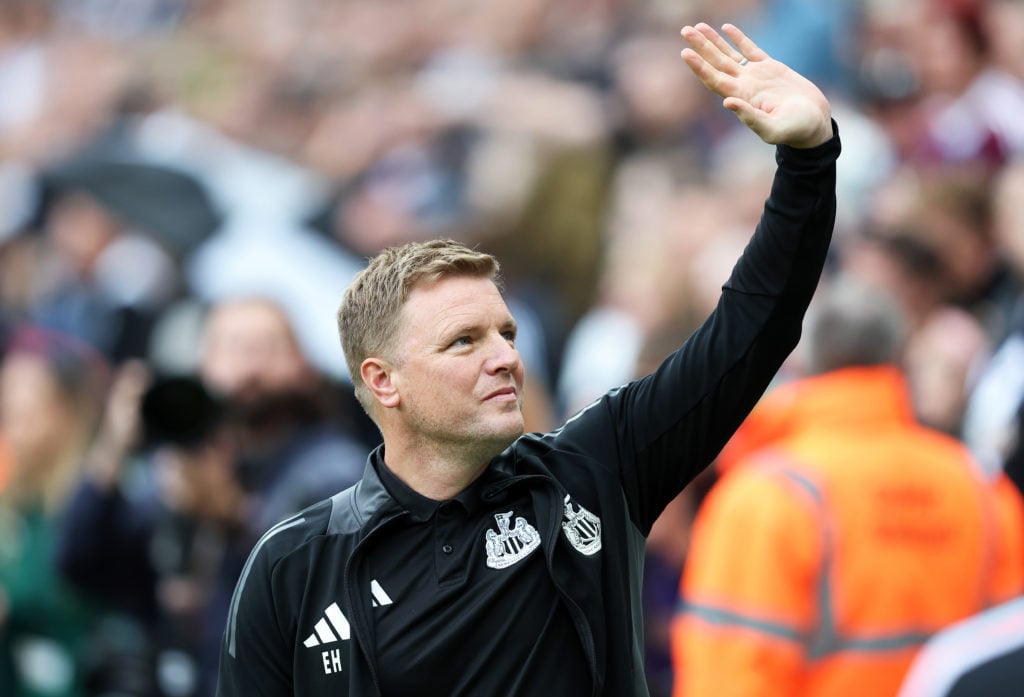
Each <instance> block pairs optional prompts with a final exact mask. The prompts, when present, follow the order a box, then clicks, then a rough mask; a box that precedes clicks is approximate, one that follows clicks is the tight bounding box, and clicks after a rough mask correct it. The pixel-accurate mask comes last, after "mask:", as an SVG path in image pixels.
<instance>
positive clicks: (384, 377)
mask: <svg viewBox="0 0 1024 697" xmlns="http://www.w3.org/2000/svg"><path fill="white" fill-rule="evenodd" d="M359 373H360V375H362V378H363V384H364V385H366V388H367V389H368V390H370V392H371V393H373V396H374V397H376V398H377V401H378V402H380V404H381V406H383V407H387V408H388V409H393V408H394V407H397V406H398V402H399V395H398V387H397V386H396V385H395V383H394V382H393V381H392V380H391V365H390V364H388V363H387V361H384V360H382V359H380V358H373V357H371V358H367V359H366V360H364V361H363V364H362V365H361V366H359Z"/></svg>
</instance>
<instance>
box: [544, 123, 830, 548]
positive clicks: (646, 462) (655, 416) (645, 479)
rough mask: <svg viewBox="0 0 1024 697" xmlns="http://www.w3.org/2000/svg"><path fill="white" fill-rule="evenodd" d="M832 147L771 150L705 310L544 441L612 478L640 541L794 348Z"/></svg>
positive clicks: (821, 249) (811, 276)
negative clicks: (634, 376) (638, 374)
mask: <svg viewBox="0 0 1024 697" xmlns="http://www.w3.org/2000/svg"><path fill="white" fill-rule="evenodd" d="M833 129H834V130H835V129H836V127H835V124H834V123H833ZM839 151H840V143H839V136H838V130H835V135H834V137H833V138H832V140H831V141H829V142H827V143H825V144H823V145H820V146H818V147H816V148H809V149H795V148H790V147H786V146H779V147H778V148H777V149H776V162H777V164H778V169H777V171H776V174H775V179H774V182H773V184H772V189H771V194H770V196H769V198H768V200H767V201H766V202H765V207H764V213H763V214H762V217H761V220H760V222H759V223H758V225H757V230H756V232H755V233H754V236H753V237H752V239H751V241H750V243H749V244H748V245H747V248H746V249H745V250H744V252H743V255H742V256H741V258H740V260H739V261H738V262H737V264H736V266H735V267H734V269H733V272H732V275H731V276H730V278H729V280H728V281H727V282H726V283H725V285H724V286H723V289H722V295H721V298H720V299H719V302H718V306H717V307H716V309H715V311H714V312H713V313H712V314H711V315H710V316H709V317H708V319H707V320H706V321H705V322H704V324H703V325H701V327H700V328H699V329H698V330H697V331H696V332H694V334H693V335H692V336H690V338H689V339H687V341H686V342H685V343H684V344H683V345H682V347H680V348H679V349H678V350H676V351H675V352H674V353H673V354H672V355H671V356H669V357H668V358H667V359H666V360H665V362H664V363H663V364H662V365H661V366H660V367H659V368H658V369H657V370H656V371H655V372H654V373H653V374H652V375H649V376H647V377H645V378H642V379H640V380H637V381H635V382H632V383H630V384H628V385H626V386H624V387H622V388H619V389H617V390H613V391H612V392H610V393H609V394H608V395H606V396H605V397H603V398H601V399H599V400H598V401H596V402H595V403H594V404H592V405H591V406H589V407H587V409H585V410H584V411H583V412H581V413H580V414H578V415H577V416H576V417H574V418H573V419H571V420H570V421H569V422H568V423H567V424H566V425H565V426H564V427H563V428H562V429H560V430H559V431H558V432H556V433H555V434H554V435H553V438H554V439H555V441H556V443H557V447H558V448H559V449H563V450H575V451H577V452H580V453H583V454H584V455H586V456H588V457H590V458H593V459H595V460H597V461H601V462H604V463H606V464H607V465H608V467H609V468H610V469H613V470H614V471H617V472H618V475H619V477H620V479H621V484H622V488H623V490H624V492H625V494H626V500H627V501H628V503H629V506H630V513H631V516H632V519H633V522H634V523H635V524H636V525H637V527H638V528H639V529H640V531H641V532H642V533H644V534H647V532H648V531H649V530H650V526H651V525H652V524H653V522H654V520H655V519H656V518H657V517H658V515H659V514H660V513H661V511H662V510H663V509H664V507H665V505H666V504H667V503H668V502H669V501H670V500H671V499H672V498H673V497H675V496H676V494H678V493H679V491H681V490H682V489H683V487H684V486H686V484H688V483H689V482H690V481H691V480H692V479H693V478H694V477H695V476H696V475H697V474H698V473H699V472H700V471H701V470H703V469H704V468H705V467H707V465H708V464H710V463H711V461H712V460H713V459H714V458H715V456H716V455H717V454H718V452H719V450H720V449H721V448H722V446H724V445H725V443H726V441H727V440H728V439H729V437H730V436H731V435H732V433H733V431H735V430H736V428H737V427H738V426H739V424H740V423H741V422H742V421H743V419H744V418H745V417H746V415H747V414H748V413H749V411H750V410H751V409H752V408H753V406H754V404H755V403H756V402H757V400H758V399H759V398H760V396H761V395H762V394H763V393H764V390H765V389H767V387H768V384H769V383H770V381H771V379H772V378H773V377H774V375H775V374H776V372H777V371H778V369H779V367H780V366H781V365H782V362H783V361H784V360H785V358H786V357H787V356H788V355H789V353H790V352H791V351H792V350H793V348H794V347H795V346H796V344H797V341H798V340H799V338H800V331H801V322H802V319H803V315H804V312H805V311H806V309H807V305H808V303H809V302H810V300H811V296H812V295H813V293H814V289H815V287H816V286H817V282H818V278H819V276H820V275H821V271H822V268H823V266H824V263H825V257H826V254H827V251H828V245H829V242H830V240H831V236H832V229H833V225H834V223H835V212H836V199H835V161H836V158H837V157H838V156H839Z"/></svg>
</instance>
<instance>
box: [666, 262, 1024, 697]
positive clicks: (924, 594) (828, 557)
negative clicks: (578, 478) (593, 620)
mask: <svg viewBox="0 0 1024 697" xmlns="http://www.w3.org/2000/svg"><path fill="white" fill-rule="evenodd" d="M904 332H905V324H904V320H903V317H902V314H901V313H900V312H899V310H898V308H897V306H896V305H895V304H894V303H893V302H892V300H891V299H890V298H888V297H887V296H886V295H885V294H884V293H881V292H880V291H878V290H877V289H873V288H870V287H868V286H864V285H857V284H854V283H847V282H840V283H836V284H835V285H834V286H833V287H832V288H830V289H829V290H828V292H827V293H825V294H824V296H823V297H822V298H821V299H820V303H818V302H817V301H816V303H815V305H812V306H811V312H810V315H809V320H808V331H807V344H806V351H801V355H803V354H806V359H807V371H808V373H809V376H808V377H806V378H803V379H801V380H797V381H795V382H792V383H790V384H787V385H785V386H783V387H780V388H778V389H776V390H774V391H773V392H772V393H771V394H769V395H768V397H766V398H765V399H764V400H763V401H762V402H761V403H760V404H759V405H758V406H757V407H756V408H755V409H754V410H753V412H752V413H751V415H750V417H749V418H748V419H747V420H746V422H744V424H743V425H742V426H741V427H740V429H739V430H738V431H737V432H736V435H735V437H734V438H733V439H732V441H730V443H729V444H728V446H727V447H726V448H725V450H724V451H723V453H722V456H721V463H720V464H722V465H723V466H724V471H725V473H724V475H723V476H722V479H721V480H720V481H719V482H718V483H717V484H716V485H715V486H714V487H713V488H712V490H711V492H710V494H709V495H708V497H707V499H706V500H705V502H704V504H703V506H702V507H701V509H700V511H699V512H698V514H697V519H696V521H695V522H694V527H693V536H692V538H691V545H690V554H689V556H688V558H687V563H686V568H685V569H684V572H683V581H682V584H681V585H682V600H683V605H682V606H681V612H680V615H679V617H678V618H677V620H676V622H675V626H674V628H673V639H674V641H673V645H674V656H675V661H674V663H675V667H676V689H675V692H674V694H675V695H677V697H706V696H710V695H714V697H728V696H729V695H758V696H759V697H772V696H775V695H778V696H779V697H781V696H783V695H785V696H786V697H812V696H818V695H828V697H845V696H847V695H849V696H851V697H852V696H854V695H856V696H859V695H880V696H881V695H895V694H896V692H897V690H898V689H899V686H900V683H901V681H902V680H903V677H904V675H905V674H906V671H907V669H908V668H909V666H910V663H911V660H912V659H913V657H914V654H915V653H916V652H917V651H918V650H919V649H920V647H921V645H922V644H923V643H924V642H925V641H926V640H927V639H928V637H929V636H930V635H932V634H933V633H935V632H937V631H939V630H940V629H942V628H943V627H945V626H947V625H949V624H950V623H952V622H955V621H957V620H959V619H962V618H964V617H966V616H968V615H971V614H974V613H976V612H978V611H979V610H982V609H984V608H986V607H988V606H990V605H993V604H995V603H999V602H1001V601H1004V600H1006V599H1008V598H1011V597H1013V596H1014V595H1016V594H1018V593H1020V592H1021V590H1022V589H1024V542H1022V536H1024V510H1022V504H1021V501H1020V497H1019V496H1018V495H1017V493H1016V490H1015V489H1014V488H1013V486H1012V485H1011V484H1010V483H1009V481H1008V480H1007V479H1006V478H1005V477H1003V478H1001V479H999V480H997V481H996V482H990V481H988V480H986V479H985V478H984V477H983V476H982V474H981V471H980V469H979V468H977V466H976V465H975V463H974V462H973V461H972V460H971V457H970V454H969V452H968V450H967V449H966V447H964V446H963V444H961V443H960V442H959V441H957V440H955V439H953V438H952V437H949V436H946V435H944V434H942V433H940V432H938V431H935V430H933V429H930V428H927V427H925V426H923V425H921V424H920V423H919V422H917V420H916V419H915V417H914V409H913V404H912V401H911V397H910V392H909V389H908V387H907V381H906V379H905V378H904V376H903V374H902V372H901V371H900V369H899V368H898V367H897V364H896V361H897V357H898V355H899V353H900V350H901V345H902V343H903V337H904ZM801 348H804V347H801ZM723 676H729V679H728V680H723Z"/></svg>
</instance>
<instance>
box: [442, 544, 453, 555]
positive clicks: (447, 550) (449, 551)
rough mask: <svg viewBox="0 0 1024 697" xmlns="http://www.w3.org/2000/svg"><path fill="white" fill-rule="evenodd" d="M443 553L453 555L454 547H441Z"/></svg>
mask: <svg viewBox="0 0 1024 697" xmlns="http://www.w3.org/2000/svg"><path fill="white" fill-rule="evenodd" d="M441 551H442V552H444V553H445V554H451V553H452V546H451V545H444V546H442V547H441Z"/></svg>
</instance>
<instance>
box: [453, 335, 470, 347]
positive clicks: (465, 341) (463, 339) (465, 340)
mask: <svg viewBox="0 0 1024 697" xmlns="http://www.w3.org/2000/svg"><path fill="white" fill-rule="evenodd" d="M471 343H472V340H470V338H469V337H468V336H460V337H459V338H458V339H456V340H455V341H453V342H452V346H469V345H470V344H471Z"/></svg>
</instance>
